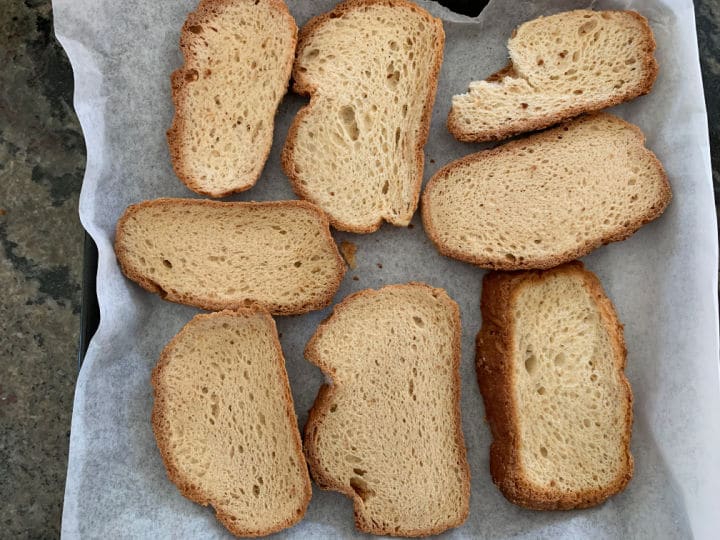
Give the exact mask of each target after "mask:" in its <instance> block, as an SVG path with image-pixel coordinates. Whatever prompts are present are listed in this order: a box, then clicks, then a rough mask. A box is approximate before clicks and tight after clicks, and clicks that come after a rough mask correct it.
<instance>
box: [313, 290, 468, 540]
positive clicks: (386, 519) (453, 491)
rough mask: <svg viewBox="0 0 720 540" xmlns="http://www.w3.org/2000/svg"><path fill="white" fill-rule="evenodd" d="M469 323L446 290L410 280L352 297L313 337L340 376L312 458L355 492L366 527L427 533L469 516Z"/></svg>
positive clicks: (358, 520)
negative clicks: (464, 405)
mask: <svg viewBox="0 0 720 540" xmlns="http://www.w3.org/2000/svg"><path fill="white" fill-rule="evenodd" d="M460 334H461V327H460V312H459V310H458V307H457V304H455V302H453V301H452V300H451V299H450V297H448V295H447V294H446V293H445V291H443V290H442V289H433V288H431V287H428V286H427V285H423V284H420V283H409V284H405V285H391V286H387V287H383V288H382V289H380V290H377V291H376V290H364V291H361V292H358V293H355V294H353V295H350V296H348V297H347V298H345V300H343V301H342V302H341V303H340V304H338V305H337V306H335V310H334V311H333V314H332V315H331V316H330V318H328V319H327V320H326V321H325V322H323V323H322V324H321V325H320V327H319V328H318V329H317V331H316V332H315V335H314V336H313V337H312V339H311V340H310V342H309V343H308V345H307V348H306V350H305V355H306V356H307V358H308V359H309V360H310V361H311V362H312V363H314V364H315V365H317V366H318V367H320V369H322V370H323V372H324V373H325V374H326V375H328V376H329V377H331V378H332V381H333V384H331V385H327V384H325V385H323V386H322V387H321V389H320V393H319V394H318V396H317V399H316V400H315V404H314V405H313V408H312V410H311V411H310V417H309V419H308V422H307V425H306V426H305V452H306V455H307V459H308V464H309V466H310V471H311V473H312V475H313V478H314V479H315V481H316V482H317V483H318V485H320V487H322V488H324V489H332V490H335V491H339V492H341V493H344V494H345V495H347V496H348V497H351V498H352V500H353V503H354V506H355V525H356V527H357V528H358V529H359V530H361V531H364V532H368V533H372V534H389V535H392V536H424V535H429V534H437V533H440V532H442V531H444V530H446V529H448V528H451V527H456V526H458V525H460V524H462V523H463V522H464V521H465V518H466V517H467V514H468V505H469V498H470V471H469V469H468V464H467V460H466V456H465V443H464V439H463V433H462V428H461V425H460V378H459V364H460Z"/></svg>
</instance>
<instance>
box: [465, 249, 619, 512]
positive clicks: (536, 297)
mask: <svg viewBox="0 0 720 540" xmlns="http://www.w3.org/2000/svg"><path fill="white" fill-rule="evenodd" d="M481 308H482V319H483V324H482V328H481V330H480V333H479V334H478V337H477V358H476V361H477V375H478V382H479V383H480V391H481V392H482V395H483V400H484V402H485V414H486V416H487V420H488V422H489V424H490V429H491V431H492V435H493V443H492V446H491V447H490V471H491V473H492V477H493V481H494V482H495V484H497V486H498V487H499V488H500V490H501V491H502V493H503V494H504V495H505V497H507V499H508V500H510V501H511V502H513V503H515V504H518V505H520V506H524V507H527V508H535V509H539V510H560V509H570V508H585V507H588V506H593V505H596V504H599V503H601V502H602V501H604V500H605V499H607V498H608V497H610V496H611V495H614V494H615V493H618V492H619V491H621V490H622V489H623V488H625V486H626V484H627V483H628V482H629V480H630V478H631V477H632V473H633V458H632V456H631V454H630V431H631V427H632V392H631V390H630V385H629V383H628V381H627V379H626V378H625V372H624V369H625V341H624V339H623V328H622V325H621V324H620V323H619V322H618V320H617V316H616V315H615V310H614V308H613V306H612V303H611V302H610V300H609V299H608V298H607V297H606V296H605V293H604V292H603V289H602V286H601V285H600V282H599V281H598V279H597V277H595V275H594V274H593V273H592V272H589V271H587V270H585V269H584V268H583V266H582V264H581V263H580V262H573V263H569V264H566V265H564V266H561V267H559V268H554V269H552V270H547V271H544V272H517V273H498V272H492V273H489V274H487V275H486V276H485V279H484V281H483V291H482V302H481Z"/></svg>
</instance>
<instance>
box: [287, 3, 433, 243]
mask: <svg viewBox="0 0 720 540" xmlns="http://www.w3.org/2000/svg"><path fill="white" fill-rule="evenodd" d="M444 42H445V34H444V32H443V27H442V22H441V21H440V20H439V19H435V18H433V17H431V16H430V14H429V13H427V12H426V11H425V10H423V9H421V8H419V7H418V6H416V5H415V4H412V3H410V2H405V1H404V0H348V1H346V2H342V3H341V4H339V5H338V6H337V7H336V8H335V9H333V10H332V11H331V12H329V13H326V14H324V15H321V16H319V17H316V18H314V19H312V20H311V21H310V22H309V23H307V24H306V25H305V26H304V27H303V29H302V30H301V32H300V39H299V44H298V50H297V58H296V60H295V66H294V67H293V79H294V81H295V82H294V86H293V88H294V90H295V91H296V92H298V93H300V94H304V95H309V96H310V104H309V105H307V106H306V107H304V108H303V109H301V110H300V112H299V113H298V115H297V116H296V117H295V120H294V122H293V124H292V126H291V127H290V131H289V133H288V137H287V140H286V142H285V148H284V149H283V154H282V165H283V169H284V170H285V173H286V174H287V175H288V177H289V178H290V182H291V184H292V187H293V189H294V190H295V192H296V193H297V194H298V195H299V196H300V197H302V198H304V199H307V200H310V201H312V202H314V203H315V204H317V205H318V206H319V207H320V208H322V209H323V210H324V211H325V212H326V213H327V214H328V216H329V218H330V223H331V224H332V225H333V227H335V228H336V229H340V230H343V231H351V232H356V233H369V232H373V231H375V230H377V229H378V228H379V227H380V225H381V224H382V222H383V220H385V221H387V222H389V223H392V224H393V225H398V226H403V227H404V226H407V225H408V223H410V219H411V218H412V216H413V213H414V212H415V209H416V208H417V203H418V198H419V195H420V186H421V183H422V176H423V166H424V154H423V146H424V145H425V141H426V140H427V137H428V130H429V126H430V115H431V112H432V107H433V103H434V101H435V90H436V87H437V79H438V75H439V71H440V65H441V63H442V56H443V44H444Z"/></svg>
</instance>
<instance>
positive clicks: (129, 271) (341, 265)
mask: <svg viewBox="0 0 720 540" xmlns="http://www.w3.org/2000/svg"><path fill="white" fill-rule="evenodd" d="M168 202H169V203H171V204H179V205H191V206H207V207H217V206H229V205H242V206H255V207H257V206H265V207H299V208H304V209H306V210H309V211H310V212H312V213H314V214H315V215H316V216H317V218H318V219H319V221H320V227H321V228H322V230H323V232H324V234H323V236H324V237H325V241H326V242H327V243H328V245H329V246H332V248H333V252H334V254H335V260H336V262H337V265H338V272H337V274H336V276H335V279H334V280H333V281H332V283H329V286H328V288H327V289H326V291H325V293H324V294H323V295H321V296H318V298H317V299H316V300H314V301H313V302H306V303H305V304H300V305H297V306H287V305H281V304H267V303H263V302H260V301H256V300H239V301H237V302H226V301H218V300H213V299H211V298H205V297H202V296H194V297H192V298H190V299H187V298H185V299H183V298H180V297H179V296H176V295H175V294H173V293H172V292H170V291H166V290H165V289H163V288H162V287H161V286H160V285H158V284H157V283H156V282H155V281H153V280H152V279H150V278H149V277H147V276H145V275H144V274H142V273H140V272H138V271H136V270H135V269H134V268H133V267H132V266H131V265H130V264H129V262H128V260H127V258H126V257H125V254H126V250H125V249H123V247H122V241H123V236H124V229H123V227H124V225H125V222H126V221H127V220H128V219H129V218H130V216H132V215H133V214H134V213H135V212H137V211H138V210H139V209H141V208H147V207H152V206H161V205H163V204H166V203H168ZM114 248H115V256H116V258H117V260H118V263H119V266H120V270H121V271H122V273H123V274H124V275H125V277H127V278H128V279H129V280H131V281H133V282H135V283H137V284H138V285H140V286H141V287H142V288H143V289H145V290H146V291H148V292H150V293H153V294H157V295H159V296H160V298H162V299H163V300H167V301H168V302H173V303H176V304H183V305H189V306H194V307H198V308H200V309H204V310H206V311H220V310H237V309H242V308H250V307H252V306H258V307H261V308H263V309H265V310H267V311H268V312H270V313H271V314H273V315H301V314H303V313H308V312H309V311H315V310H318V309H322V308H324V307H327V306H328V305H330V303H331V302H332V299H333V297H334V296H335V293H336V292H337V291H338V289H339V288H340V283H341V282H342V280H343V277H345V272H346V271H347V267H346V266H345V262H344V261H343V259H342V257H341V255H340V252H339V251H338V247H337V244H336V243H335V240H334V239H333V237H332V234H331V233H330V223H329V222H328V219H327V216H326V215H325V212H323V211H322V210H320V209H319V208H318V207H317V206H315V205H314V204H312V203H311V202H308V201H299V200H287V201H262V202H255V201H251V202H223V201H210V200H206V199H182V198H160V199H149V200H146V201H142V202H139V203H137V204H132V205H130V206H128V207H127V208H126V209H125V212H124V213H123V215H122V216H121V217H120V219H119V220H118V222H117V225H116V227H115V244H114Z"/></svg>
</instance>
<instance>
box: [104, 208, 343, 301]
mask: <svg viewBox="0 0 720 540" xmlns="http://www.w3.org/2000/svg"><path fill="white" fill-rule="evenodd" d="M115 253H116V255H117V259H118V262H119V263H120V268H121V269H122V271H123V273H124V274H125V275H126V276H127V277H128V278H130V279H132V280H133V281H135V282H137V283H138V284H139V285H140V286H141V287H143V288H144V289H146V290H148V291H150V292H153V293H157V294H159V295H160V296H162V297H163V298H164V299H165V300H169V301H171V302H178V303H180V304H189V305H191V306H197V307H200V308H203V309H208V310H220V309H229V308H238V307H242V306H247V305H249V304H258V305H260V306H262V307H264V308H265V309H267V310H268V311H270V312H272V313H274V314H277V315H294V314H298V313H305V312H307V311H312V310H314V309H320V308H323V307H325V306H327V305H328V304H329V303H330V301H331V300H332V297H333V295H334V294H335V292H336V291H337V290H338V287H339V286H340V281H342V278H343V276H344V275H345V264H344V263H343V261H342V259H341V258H340V254H339V253H338V250H337V246H336V245H335V242H334V241H333V239H332V236H330V227H329V224H328V221H327V218H326V217H325V215H324V214H323V213H322V212H321V211H320V210H319V209H318V208H317V207H316V206H313V205H312V204H310V203H307V202H304V201H273V202H262V203H255V202H252V203H244V202H233V203H221V202H213V201H201V200H196V199H156V200H152V201H145V202H142V203H140V204H135V205H132V206H130V207H128V209H127V210H126V211H125V213H124V214H123V216H122V217H121V218H120V221H118V225H117V232H116V235H115Z"/></svg>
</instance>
